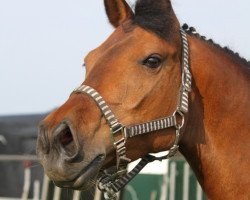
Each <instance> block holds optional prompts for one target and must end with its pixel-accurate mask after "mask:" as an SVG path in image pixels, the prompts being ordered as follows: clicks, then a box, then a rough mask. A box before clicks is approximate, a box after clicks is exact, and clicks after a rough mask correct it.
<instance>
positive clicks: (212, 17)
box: [0, 0, 250, 115]
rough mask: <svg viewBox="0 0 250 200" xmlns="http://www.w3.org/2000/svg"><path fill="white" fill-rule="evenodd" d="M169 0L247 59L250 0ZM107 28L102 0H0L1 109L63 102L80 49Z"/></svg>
mask: <svg viewBox="0 0 250 200" xmlns="http://www.w3.org/2000/svg"><path fill="white" fill-rule="evenodd" d="M130 2H132V3H133V2H134V1H132V0H130ZM172 2H173V7H174V9H175V11H176V14H177V16H178V18H179V20H180V22H181V23H183V22H187V23H188V24H190V25H193V26H195V27H196V29H197V30H198V32H199V33H200V34H202V35H205V36H207V38H212V39H214V40H215V41H216V42H217V43H219V44H221V45H227V46H229V47H230V48H232V49H233V50H235V51H238V52H240V54H241V55H242V56H243V57H245V58H247V59H250V39H249V36H250V22H249V19H250V1H249V0H240V1H235V0H206V1H205V0H202V1H198V0H173V1H172ZM111 32H112V27H111V26H110V25H109V24H108V22H107V17H106V16H105V13H104V7H103V1H102V0H73V1H69V0H0V115H10V114H25V113H27V114H28V113H41V112H42V113H43V112H47V111H50V110H51V109H53V108H55V107H57V106H59V105H60V104H62V103H63V102H64V101H65V100H66V99H67V98H68V96H69V94H70V92H71V91H72V90H73V88H75V87H76V86H77V85H79V84H80V83H81V82H82V81H83V79H84V69H83V68H82V67H81V65H82V60H83V57H84V55H86V53H87V52H88V51H89V50H91V49H93V48H95V47H97V46H98V45H99V44H101V42H102V41H104V40H105V39H106V38H107V37H108V35H109V34H110V33H111ZM211 59H212V58H211Z"/></svg>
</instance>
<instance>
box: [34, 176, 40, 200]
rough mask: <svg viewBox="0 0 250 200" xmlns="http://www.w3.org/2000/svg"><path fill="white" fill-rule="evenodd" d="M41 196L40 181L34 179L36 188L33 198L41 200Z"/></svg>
mask: <svg viewBox="0 0 250 200" xmlns="http://www.w3.org/2000/svg"><path fill="white" fill-rule="evenodd" d="M39 196H40V181H38V180H35V181H34V190H33V200H39V199H40V198H39Z"/></svg>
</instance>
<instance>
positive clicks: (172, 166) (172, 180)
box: [169, 162, 176, 200]
mask: <svg viewBox="0 0 250 200" xmlns="http://www.w3.org/2000/svg"><path fill="white" fill-rule="evenodd" d="M175 178H176V163H175V162H172V163H171V164H170V184H169V200H175Z"/></svg>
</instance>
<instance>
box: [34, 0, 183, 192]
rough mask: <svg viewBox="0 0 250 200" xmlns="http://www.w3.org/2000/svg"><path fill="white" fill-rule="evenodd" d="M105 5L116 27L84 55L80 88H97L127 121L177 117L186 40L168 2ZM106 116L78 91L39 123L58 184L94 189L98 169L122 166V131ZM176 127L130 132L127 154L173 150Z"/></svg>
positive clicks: (121, 0) (44, 154) (45, 159)
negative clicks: (118, 147)
mask: <svg viewBox="0 0 250 200" xmlns="http://www.w3.org/2000/svg"><path fill="white" fill-rule="evenodd" d="M104 3H105V8H106V13H107V16H108V19H109V21H110V23H111V24H112V25H113V26H114V28H115V30H114V32H113V33H112V34H111V35H110V37H109V38H108V39H107V40H106V41H105V42H104V43H103V44H101V45H100V46H99V47H98V48H96V49H94V50H92V51H91V52H90V53H89V54H88V55H87V56H86V57H85V59H84V62H85V66H86V78H85V80H84V82H83V83H82V88H80V89H84V88H83V87H85V85H86V86H88V88H91V89H92V88H93V90H92V92H93V91H94V92H96V95H97V96H98V97H99V95H100V96H101V97H100V98H102V99H103V100H105V105H107V106H108V108H109V109H110V111H111V110H112V112H113V113H114V114H115V116H116V119H117V121H119V123H121V124H122V125H124V126H130V125H133V124H140V123H143V122H147V121H151V120H154V119H161V118H163V117H165V116H171V115H172V114H173V113H174V112H175V111H176V106H177V102H178V101H179V99H178V98H179V90H180V85H181V80H182V78H181V77H182V75H181V74H182V69H181V63H182V45H181V34H180V25H179V22H178V20H177V18H176V16H175V14H174V11H173V9H172V6H171V3H170V1H169V0H158V1H153V0H139V1H137V3H136V6H135V11H132V9H131V8H130V7H129V6H128V4H127V3H126V2H125V0H118V1H115V0H105V1H104ZM85 89H86V88H85ZM105 117H107V116H105V113H104V112H102V110H101V109H100V108H99V107H98V106H97V105H96V102H95V100H94V99H93V97H90V96H89V95H88V94H87V93H86V92H85V93H83V92H81V91H80V92H79V89H78V90H76V91H75V92H73V93H72V94H71V95H70V97H69V99H68V100H67V101H66V102H65V103H64V104H63V105H62V106H61V107H59V108H58V109H56V110H55V111H53V112H52V113H50V114H49V115H48V116H47V117H46V118H45V119H44V120H43V121H42V122H41V125H40V131H39V137H38V143H37V154H38V157H39V159H40V161H41V163H42V165H43V167H44V169H45V172H46V174H47V175H48V176H49V178H50V179H51V180H53V181H54V182H55V183H56V184H57V185H58V186H61V187H71V188H74V189H83V188H88V187H90V186H92V185H93V183H94V181H95V180H96V178H97V177H98V174H99V172H100V171H102V170H105V169H107V168H109V167H111V166H114V165H116V162H117V155H116V153H117V152H116V149H115V148H114V140H115V141H119V139H121V138H122V137H123V136H122V134H123V133H122V131H119V132H117V133H116V134H115V135H114V136H113V135H112V136H111V133H110V132H111V128H110V124H109V123H108V121H107V119H106V118H105ZM175 133H176V130H175V128H173V127H172V128H169V129H160V130H155V131H152V133H150V134H143V135H137V136H136V137H131V138H126V143H124V145H125V147H124V148H126V158H128V159H129V161H132V160H136V159H138V158H142V157H144V156H145V155H147V154H149V153H155V152H160V151H164V150H168V149H170V148H171V147H172V145H173V144H174V142H175V137H176V134H175Z"/></svg>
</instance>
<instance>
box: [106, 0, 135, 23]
mask: <svg viewBox="0 0 250 200" xmlns="http://www.w3.org/2000/svg"><path fill="white" fill-rule="evenodd" d="M104 5H105V9H106V13H107V16H108V18H109V21H110V23H111V24H112V25H113V26H114V27H117V26H119V25H120V24H121V23H122V22H124V21H125V20H128V19H132V18H133V16H134V13H133V11H132V9H131V8H130V6H129V5H128V4H127V2H126V1H125V0H104Z"/></svg>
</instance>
